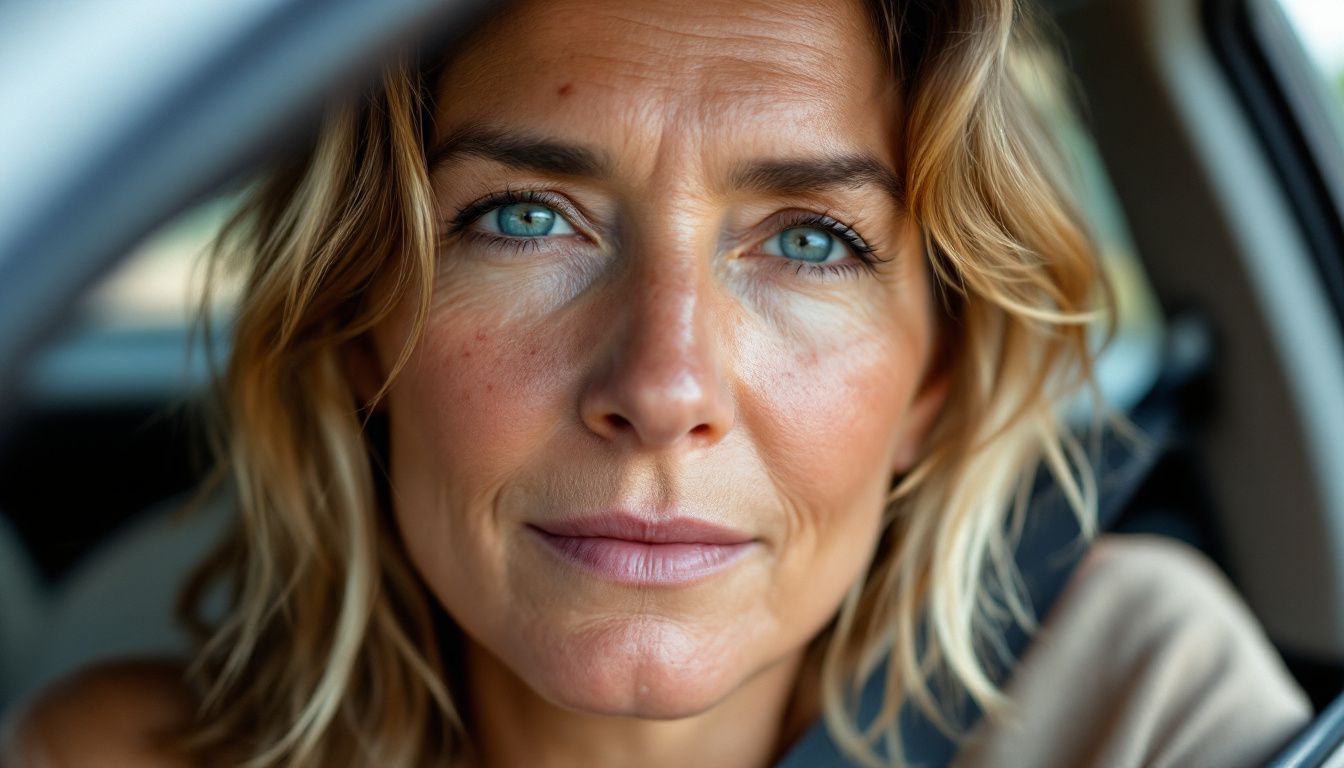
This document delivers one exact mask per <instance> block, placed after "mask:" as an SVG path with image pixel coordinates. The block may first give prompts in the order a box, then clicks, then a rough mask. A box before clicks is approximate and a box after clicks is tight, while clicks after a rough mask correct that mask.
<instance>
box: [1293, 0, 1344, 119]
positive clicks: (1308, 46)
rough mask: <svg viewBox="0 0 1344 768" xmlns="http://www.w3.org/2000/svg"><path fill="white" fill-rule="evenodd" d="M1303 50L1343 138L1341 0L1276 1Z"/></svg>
mask: <svg viewBox="0 0 1344 768" xmlns="http://www.w3.org/2000/svg"><path fill="white" fill-rule="evenodd" d="M1279 4H1280V6H1282V8H1283V11H1284V14H1285V15H1286V16H1287V17H1288V21H1289V23H1291V24H1292V26H1293V29H1294V30H1295V31H1296V32H1297V35H1298V37H1299V39H1300V40H1301V41H1302V47H1303V49H1304V50H1305V51H1306V53H1307V57H1308V58H1309V59H1311V63H1312V65H1313V66H1314V68H1315V69H1316V71H1317V72H1318V73H1319V74H1320V77H1321V84H1322V86H1323V89H1322V90H1324V91H1325V92H1326V93H1327V94H1328V99H1329V100H1330V101H1331V102H1333V104H1334V105H1335V106H1336V109H1335V110H1334V112H1335V120H1334V121H1333V122H1334V124H1335V127H1336V129H1337V130H1339V131H1340V132H1341V138H1344V119H1341V118H1340V116H1341V115H1344V0H1279Z"/></svg>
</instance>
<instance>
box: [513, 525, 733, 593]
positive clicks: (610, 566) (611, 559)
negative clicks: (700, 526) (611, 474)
mask: <svg viewBox="0 0 1344 768" xmlns="http://www.w3.org/2000/svg"><path fill="white" fill-rule="evenodd" d="M531 530H532V532H533V533H535V534H537V537H538V538H540V539H541V540H542V542H544V543H545V544H546V545H547V546H548V547H550V549H551V551H553V552H555V553H556V554H558V555H559V556H560V557H561V559H563V560H566V561H567V562H570V563H573V564H575V565H578V566H580V567H582V568H585V569H587V570H589V571H592V572H594V573H596V574H598V575H600V576H604V577H606V578H608V579H610V580H612V581H615V582H618V583H620V584H627V585H631V586H649V587H652V586H663V587H666V586H681V585H684V584H690V583H692V582H696V581H699V580H701V579H704V578H706V577H708V576H711V575H713V574H715V573H719V572H721V571H724V570H726V569H727V568H729V567H730V566H732V565H733V563H735V562H737V560H739V559H740V558H741V557H742V556H743V555H745V554H746V552H747V549H748V548H749V547H751V545H752V544H753V543H754V542H750V541H744V542H740V543H737V544H703V543H670V544H650V543H647V542H642V541H627V540H625V539H606V538H601V537H597V536H583V537H579V536H557V535H555V534H553V533H548V532H546V531H543V530H541V529H539V528H531Z"/></svg>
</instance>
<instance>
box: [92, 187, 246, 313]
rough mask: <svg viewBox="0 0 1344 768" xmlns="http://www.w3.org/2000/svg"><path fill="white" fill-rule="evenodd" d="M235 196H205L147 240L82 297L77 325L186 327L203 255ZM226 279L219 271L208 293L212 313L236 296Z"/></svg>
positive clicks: (220, 310) (234, 286)
mask: <svg viewBox="0 0 1344 768" xmlns="http://www.w3.org/2000/svg"><path fill="white" fill-rule="evenodd" d="M238 200H239V197H238V195H225V196H222V197H218V198H214V199H212V200H209V201H208V202H206V203H204V204H201V205H198V206H196V207H194V208H191V209H189V210H188V211H186V212H185V213H183V214H181V215H179V216H178V217H177V218H175V219H174V220H172V221H170V222H169V223H168V224H167V225H166V226H164V227H161V228H160V229H159V230H158V231H157V232H155V233H153V234H152V235H150V236H149V237H148V238H146V239H145V240H144V241H143V242H142V243H141V244H140V245H139V246H138V247H136V248H135V249H134V250H133V251H132V252H131V253H129V254H128V255H127V256H126V258H125V259H123V260H122V262H121V263H120V264H119V265H118V266H117V269H116V270H115V271H113V272H112V274H110V275H109V276H108V277H106V278H105V279H104V280H103V281H102V282H100V283H99V284H98V285H97V286H96V287H95V288H94V289H93V290H92V291H90V292H89V293H88V295H87V296H86V297H85V298H84V299H83V301H82V302H81V304H80V306H79V308H78V311H77V313H76V314H77V317H78V318H79V320H78V321H77V322H78V324H79V325H80V326H82V327H83V329H84V330H87V331H89V332H96V331H100V330H114V329H149V328H164V327H183V326H186V325H188V324H189V323H190V322H191V320H192V318H193V316H194V314H195V312H196V309H197V304H198V302H199V296H200V289H201V285H202V278H203V275H204V272H203V268H204V257H205V255H206V254H207V252H208V251H209V249H210V246H211V243H212V241H213V239H214V237H215V235H216V234H217V233H218V232H219V229H220V227H221V226H222V225H223V224H224V222H225V221H226V220H227V219H228V217H229V215H230V214H231V213H232V212H233V211H234V210H235V208H236V207H237V204H238ZM229 277H230V276H229V275H223V276H222V278H221V282H220V283H219V284H218V285H217V286H216V289H215V290H214V291H212V310H213V314H217V315H224V314H227V312H228V309H229V307H230V306H231V305H232V302H233V299H234V298H235V297H236V295H237V284H236V281H232V280H230V279H229Z"/></svg>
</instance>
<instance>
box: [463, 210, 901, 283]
mask: <svg viewBox="0 0 1344 768" xmlns="http://www.w3.org/2000/svg"><path fill="white" fill-rule="evenodd" d="M518 203H538V204H541V205H545V206H547V207H549V208H553V209H555V210H556V211H557V212H559V213H560V214H562V215H564V216H566V217H567V218H571V223H573V222H572V218H574V217H575V213H576V212H575V211H574V209H573V207H572V206H570V205H568V204H567V203H565V202H564V201H563V200H562V199H561V198H559V197H558V196H556V195H552V194H550V193H547V192H542V191H538V190H531V189H521V190H518V189H506V190H504V191H503V192H497V193H494V194H490V195H486V196H485V197H482V198H480V199H478V200H475V201H473V202H471V203H468V204H467V205H466V207H464V208H463V209H462V210H461V211H460V212H458V214H457V215H456V216H454V217H453V219H452V220H451V221H450V222H449V223H448V229H447V235H448V236H450V237H451V236H457V235H464V236H466V237H470V238H472V239H475V240H480V241H484V242H487V243H489V244H491V245H495V246H499V247H504V248H511V249H513V250H514V252H516V253H525V252H527V251H528V250H529V249H536V248H539V247H541V243H542V240H543V238H519V237H508V236H501V235H496V234H494V233H491V232H473V231H469V230H468V227H469V226H470V225H471V224H473V223H474V222H475V221H476V220H478V219H480V218H481V217H482V216H484V215H485V214H487V213H489V212H490V211H492V210H494V209H496V208H502V207H504V206H506V205H516V204H518ZM796 227H815V228H816V229H821V230H824V231H826V232H829V233H831V234H833V235H835V236H836V237H838V238H840V240H841V242H843V243H844V244H845V245H846V246H848V248H849V250H850V252H851V253H853V254H854V257H855V259H857V263H855V262H854V261H844V262H840V263H839V264H808V263H806V262H797V263H796V264H790V263H789V260H788V259H784V258H776V259H773V261H775V262H777V264H778V268H779V269H782V270H792V271H793V274H795V275H800V274H802V273H803V271H804V270H806V271H807V273H808V274H809V275H811V276H814V277H822V278H830V277H849V276H857V275H858V274H860V272H861V271H864V272H868V273H870V274H871V273H876V272H877V265H878V264H879V263H881V262H884V261H886V259H882V258H879V257H877V255H876V254H875V251H876V250H877V248H876V247H875V246H873V245H872V244H870V243H868V241H866V240H864V239H863V237H861V236H860V235H859V233H858V232H856V231H854V228H853V227H850V226H849V225H848V224H845V223H844V222H842V221H840V220H839V219H836V218H834V217H832V216H831V215H830V214H824V213H823V214H818V213H811V212H805V211H790V212H788V213H786V214H785V215H784V217H783V218H782V219H781V221H780V222H779V223H778V228H777V231H776V232H775V234H773V235H771V237H778V236H779V233H780V232H783V231H784V230H787V229H793V228H796ZM575 229H576V230H577V229H578V228H577V227H576V228H575ZM580 236H582V235H580Z"/></svg>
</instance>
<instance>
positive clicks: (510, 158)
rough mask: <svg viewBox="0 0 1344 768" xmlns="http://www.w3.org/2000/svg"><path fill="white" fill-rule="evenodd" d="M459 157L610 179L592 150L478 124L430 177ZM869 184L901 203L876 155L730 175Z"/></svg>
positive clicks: (775, 189)
mask: <svg viewBox="0 0 1344 768" xmlns="http://www.w3.org/2000/svg"><path fill="white" fill-rule="evenodd" d="M458 157H481V158H484V159H487V160H493V161H495V162H498V163H501V164H503V165H506V166H509V167H510V168H517V169H521V170H529V171H537V172H540V173H549V174H554V175H558V176H578V177H588V178H599V179H601V178H606V177H608V176H610V175H611V164H610V163H609V162H608V161H607V160H606V158H605V156H604V155H603V154H602V153H601V152H598V151H596V150H593V149H589V148H587V147H583V146H581V145H578V144H571V143H568V142H564V141H557V140H555V139H548V138H543V137H538V136H530V135H528V134H525V133H519V132H515V131H506V130H501V129H498V128H490V127H486V126H481V125H468V126H465V127H463V128H460V129H458V130H456V131H454V132H452V133H450V134H449V135H448V136H447V137H445V138H444V139H443V140H441V141H439V142H438V143H437V144H435V145H434V148H433V149H432V150H430V152H429V154H428V163H429V172H430V174H433V173H434V172H435V171H437V170H438V169H439V168H442V167H443V166H445V165H448V164H449V163H450V162H452V161H453V160H455V159H456V158H458ZM868 185H872V186H876V187H878V188H879V189H882V190H883V191H885V192H886V193H887V194H889V195H891V196H892V197H893V198H895V200H896V202H897V203H898V204H904V202H905V185H904V183H903V182H902V180H901V177H900V176H899V175H898V174H897V173H896V172H895V171H893V170H892V169H891V168H889V167H888V166H887V165H886V164H885V163H883V162H882V161H881V160H879V159H878V158H877V157H875V156H873V155H870V154H864V153H848V154H837V155H826V156H821V157H804V158H792V159H785V160H754V161H751V162H748V163H745V164H743V165H741V166H739V167H738V168H736V169H735V170H734V172H733V173H732V174H731V175H730V186H731V187H732V188H734V189H742V190H751V191H756V192H764V193H772V194H781V195H790V194H806V193H808V192H817V191H818V190H822V189H836V188H848V189H854V188H857V187H862V186H868Z"/></svg>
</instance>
